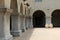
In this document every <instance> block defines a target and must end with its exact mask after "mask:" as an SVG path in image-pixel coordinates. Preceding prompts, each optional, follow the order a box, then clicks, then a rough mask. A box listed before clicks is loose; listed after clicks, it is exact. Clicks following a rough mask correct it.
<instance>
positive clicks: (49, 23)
mask: <svg viewBox="0 0 60 40" xmlns="http://www.w3.org/2000/svg"><path fill="white" fill-rule="evenodd" d="M45 27H46V28H52V27H53V24H52V23H51V13H50V14H49V15H48V14H46V25H45Z"/></svg>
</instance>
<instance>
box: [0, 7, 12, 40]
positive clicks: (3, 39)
mask: <svg viewBox="0 0 60 40" xmlns="http://www.w3.org/2000/svg"><path fill="white" fill-rule="evenodd" d="M11 12H12V10H9V9H6V8H0V40H13V38H12V35H11V34H10V13H11Z"/></svg>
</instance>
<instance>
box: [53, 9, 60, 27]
mask: <svg viewBox="0 0 60 40" xmlns="http://www.w3.org/2000/svg"><path fill="white" fill-rule="evenodd" d="M52 24H53V26H54V27H60V10H55V11H53V13H52Z"/></svg>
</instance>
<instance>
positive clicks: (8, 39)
mask: <svg viewBox="0 0 60 40" xmlns="http://www.w3.org/2000/svg"><path fill="white" fill-rule="evenodd" d="M0 40H13V37H12V35H10V36H7V37H0Z"/></svg>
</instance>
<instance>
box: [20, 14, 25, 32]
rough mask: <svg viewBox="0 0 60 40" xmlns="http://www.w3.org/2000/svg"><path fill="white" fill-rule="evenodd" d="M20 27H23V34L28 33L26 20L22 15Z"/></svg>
mask: <svg viewBox="0 0 60 40" xmlns="http://www.w3.org/2000/svg"><path fill="white" fill-rule="evenodd" d="M20 21H21V22H20V26H21V30H22V32H25V31H26V27H25V18H24V16H22V15H20Z"/></svg>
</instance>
